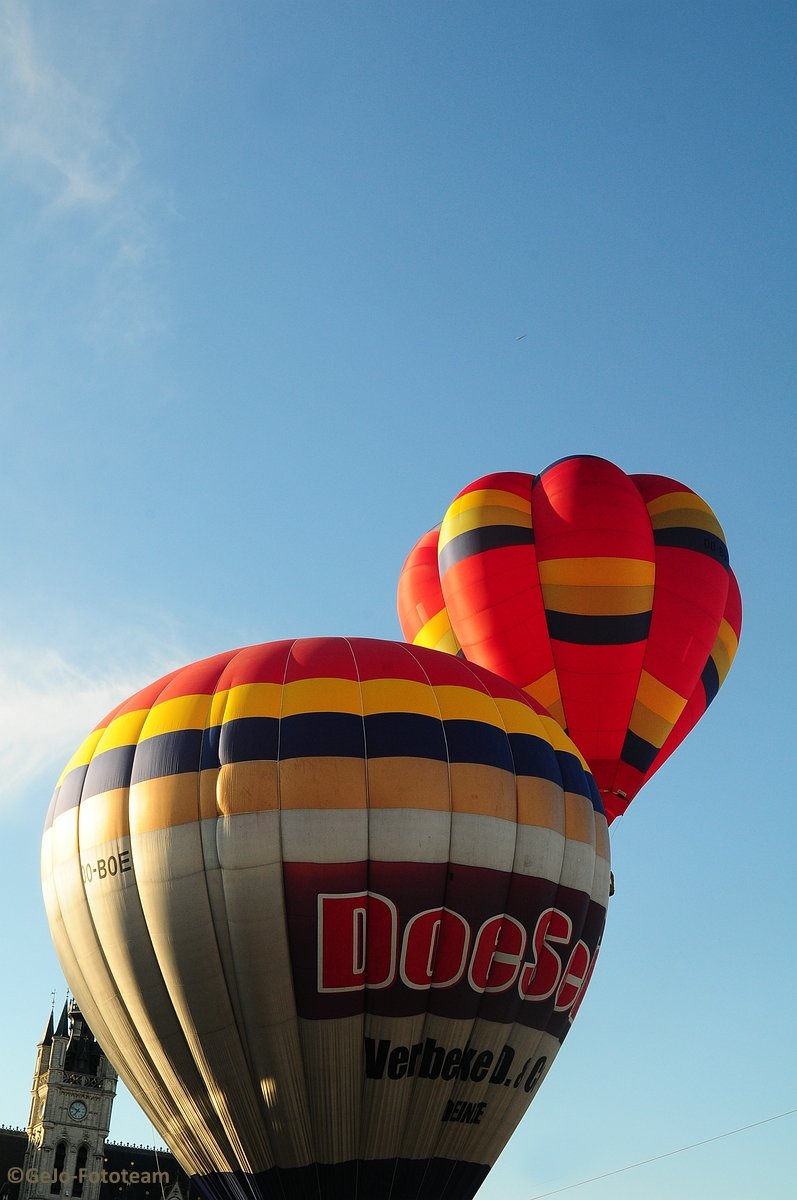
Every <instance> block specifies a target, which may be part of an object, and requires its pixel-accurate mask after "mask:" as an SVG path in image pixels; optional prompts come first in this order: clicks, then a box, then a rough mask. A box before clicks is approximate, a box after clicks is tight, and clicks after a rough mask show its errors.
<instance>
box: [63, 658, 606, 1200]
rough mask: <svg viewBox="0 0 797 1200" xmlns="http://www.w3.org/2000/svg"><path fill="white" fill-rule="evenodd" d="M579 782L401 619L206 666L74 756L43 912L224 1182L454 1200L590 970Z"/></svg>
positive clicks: (497, 690)
mask: <svg viewBox="0 0 797 1200" xmlns="http://www.w3.org/2000/svg"><path fill="white" fill-rule="evenodd" d="M608 854H609V851H608V834H607V829H606V820H605V817H604V813H603V809H602V806H601V802H600V797H599V795H598V792H597V789H596V787H595V784H594V782H593V780H592V778H591V776H590V775H589V773H588V772H587V771H586V769H585V767H584V763H583V760H582V758H581V756H580V755H579V753H578V751H577V750H576V748H575V747H574V746H573V744H572V743H571V742H570V741H569V739H568V738H567V737H566V736H565V734H564V733H563V732H562V731H561V730H560V729H559V727H558V725H557V724H556V723H555V722H554V721H553V719H552V718H551V717H549V716H547V715H545V714H541V713H540V712H539V711H538V707H537V706H536V705H535V704H534V702H533V701H532V700H530V699H529V698H528V697H527V696H525V695H524V694H523V693H521V692H519V691H517V690H516V689H515V688H514V687H513V686H512V685H511V684H509V683H507V682H506V681H505V680H503V679H501V678H499V677H497V676H494V675H492V674H490V673H489V672H488V671H485V670H483V669H481V668H479V667H475V666H472V665H471V664H469V663H466V662H464V661H462V660H460V659H457V658H454V657H451V656H449V655H446V654H441V653H437V652H434V651H431V650H425V649H418V648H413V647H410V646H407V645H403V644H400V643H394V642H376V641H369V640H358V639H352V640H348V639H343V638H336V639H316V640H313V639H307V640H301V641H296V642H288V641H286V642H277V643H273V644H267V645H262V646H254V647H251V648H249V649H244V650H239V651H235V652H230V653H226V654H221V655H218V656H216V657H214V658H210V659H206V660H205V661H202V662H198V663H195V664H193V665H192V666H189V667H186V668H184V669H183V670H179V671H176V672H174V673H173V674H171V675H168V676H166V677H165V678H164V679H161V680H159V681H158V682H157V683H155V684H153V685H152V686H151V687H149V688H145V689H144V690H143V691H142V692H139V693H138V694H137V695H135V696H133V697H132V698H131V699H130V700H128V701H126V702H125V703H124V704H122V705H121V706H120V707H119V708H117V709H116V710H115V711H114V712H112V713H111V714H110V716H109V717H107V718H106V719H105V720H104V721H102V722H101V723H100V724H99V725H98V726H97V728H96V729H95V730H94V731H93V732H92V733H91V734H90V736H89V737H88V738H87V739H86V740H85V742H84V743H83V745H82V746H81V747H80V748H79V750H78V751H77V753H76V754H75V755H74V757H73V758H72V760H71V761H70V762H69V764H68V765H67V767H66V769H65V770H64V772H63V774H62V776H61V778H60V780H59V783H58V786H57V788H56V790H55V795H54V797H53V801H52V805H51V808H50V812H49V815H48V818H47V825H46V830H45V833H44V840H43V846H42V877H43V885H44V892H45V900H46V906H47V912H48V917H49V921H50V927H51V930H52V933H53V938H54V941H55V945H56V948H57V951H58V954H59V956H60V958H61V962H62V964H63V967H64V971H65V973H66V977H67V980H68V982H69V985H70V987H71V988H72V990H73V992H74V994H75V997H76V999H77V1001H78V1003H79V1004H80V1007H81V1009H82V1011H83V1013H84V1014H85V1016H86V1018H87V1020H88V1022H89V1024H90V1025H91V1028H92V1029H93V1030H94V1032H95V1034H96V1036H97V1038H98V1040H99V1042H100V1044H101V1045H102V1047H103V1049H104V1051H105V1052H106V1054H107V1056H108V1057H109V1059H110V1060H111V1062H112V1063H113V1064H114V1066H115V1067H116V1069H117V1070H118V1072H119V1074H120V1075H121V1077H122V1078H123V1080H124V1081H125V1083H126V1084H127V1086H128V1087H129V1089H130V1090H131V1091H132V1093H133V1095H134V1096H135V1098H136V1099H137V1100H138V1102H139V1103H140V1105H141V1107H142V1108H143V1109H144V1110H145V1112H146V1113H148V1114H149V1116H150V1117H151V1119H152V1121H153V1123H154V1125H155V1126H156V1128H157V1129H158V1130H159V1131H160V1133H161V1134H162V1136H163V1137H164V1138H165V1140H166V1141H167V1143H168V1144H169V1146H170V1147H171V1148H172V1150H173V1151H174V1153H175V1154H176V1156H177V1158H178V1159H179V1161H180V1162H181V1164H182V1166H183V1167H184V1168H185V1169H186V1170H187V1171H188V1172H189V1173H190V1174H191V1175H192V1176H193V1177H194V1179H195V1181H196V1183H197V1185H198V1187H199V1189H200V1190H201V1191H203V1192H204V1193H205V1194H206V1195H207V1196H208V1197H210V1198H212V1200H222V1198H224V1200H238V1198H242V1197H243V1196H244V1195H246V1196H248V1197H252V1196H255V1197H276V1196H279V1197H283V1198H284V1200H298V1198H301V1200H311V1198H312V1200H331V1198H333V1197H335V1198H338V1200H358V1198H359V1200H374V1198H375V1197H380V1198H384V1200H467V1198H470V1197H472V1196H473V1195H474V1193H475V1192H476V1191H477V1189H478V1187H479V1185H480V1184H481V1182H482V1180H483V1179H484V1177H485V1175H486V1174H487V1172H488V1170H489V1168H490V1166H491V1164H492V1163H493V1162H494V1161H495V1159H496V1157H497V1156H498V1154H499V1153H500V1151H501V1149H502V1147H503V1145H504V1144H505V1142H506V1141H507V1139H508V1138H509V1136H510V1134H511V1132H512V1130H513V1129H514V1128H515V1126H516V1125H517V1123H518V1121H519V1120H520V1118H521V1117H522V1115H523V1113H524V1112H525V1111H526V1109H527V1107H528V1105H529V1103H530V1102H531V1100H532V1098H533V1097H534V1095H535V1093H536V1092H537V1089H538V1088H539V1086H540V1083H541V1081H542V1079H543V1078H544V1077H545V1075H546V1073H547V1071H548V1069H549V1068H550V1065H551V1063H552V1061H553V1059H554V1057H555V1055H556V1053H557V1051H558V1049H559V1046H560V1045H561V1042H562V1040H563V1038H564V1037H565V1035H566V1034H567V1032H568V1029H569V1028H570V1025H571V1022H572V1020H573V1017H574V1015H575V1012H576V1009H577V1008H578V1006H579V1004H580V1002H581V998H582V996H583V993H584V991H585V989H586V987H587V984H588V982H589V979H590V976H591V972H592V968H593V965H594V962H595V957H596V954H597V950H598V944H599V940H600V937H601V932H602V929H603V924H604V919H605V913H606V905H607V895H608V886H609V861H608Z"/></svg>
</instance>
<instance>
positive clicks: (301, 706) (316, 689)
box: [281, 678, 362, 717]
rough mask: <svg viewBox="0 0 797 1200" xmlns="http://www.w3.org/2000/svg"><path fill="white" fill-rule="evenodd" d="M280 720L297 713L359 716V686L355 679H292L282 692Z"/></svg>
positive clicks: (360, 708) (360, 703)
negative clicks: (333, 713) (331, 713)
mask: <svg viewBox="0 0 797 1200" xmlns="http://www.w3.org/2000/svg"><path fill="white" fill-rule="evenodd" d="M282 692H283V698H282V712H281V716H283V717H292V716H297V715H298V714H300V713H319V712H337V713H353V714H355V715H360V714H361V713H362V699H361V695H360V684H359V682H358V681H357V680H356V679H335V678H329V679H295V680H293V682H291V683H286V684H285V685H284V687H283V689H282Z"/></svg>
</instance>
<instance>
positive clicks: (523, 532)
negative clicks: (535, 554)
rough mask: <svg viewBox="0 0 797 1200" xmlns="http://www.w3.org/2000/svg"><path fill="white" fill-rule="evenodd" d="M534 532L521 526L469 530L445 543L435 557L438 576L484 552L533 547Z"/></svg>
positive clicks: (493, 526) (496, 526) (483, 526)
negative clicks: (464, 560)
mask: <svg viewBox="0 0 797 1200" xmlns="http://www.w3.org/2000/svg"><path fill="white" fill-rule="evenodd" d="M533 545H534V530H533V529H528V528H526V527H525V526H523V525H482V526H481V527H480V528H479V529H469V530H468V531H467V532H466V533H460V534H458V535H457V536H456V537H453V538H452V539H451V541H450V542H446V544H445V546H443V549H442V550H441V551H440V552H439V554H438V556H437V565H438V568H439V570H440V574H441V576H442V575H445V573H446V571H447V570H448V569H449V567H453V566H454V564H455V563H458V562H462V560H463V559H464V558H472V557H473V555H474V554H482V553H483V552H484V551H485V550H501V549H503V548H504V547H505V546H533Z"/></svg>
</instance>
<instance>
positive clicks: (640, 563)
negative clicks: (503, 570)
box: [537, 556, 656, 587]
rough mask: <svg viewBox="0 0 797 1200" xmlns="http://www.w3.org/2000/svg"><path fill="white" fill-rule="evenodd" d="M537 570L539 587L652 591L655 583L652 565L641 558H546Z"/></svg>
mask: <svg viewBox="0 0 797 1200" xmlns="http://www.w3.org/2000/svg"><path fill="white" fill-rule="evenodd" d="M537 566H538V569H539V573H540V582H541V583H542V585H543V587H544V586H545V585H546V584H559V585H567V586H570V587H652V586H653V584H654V582H655V579H656V564H655V563H654V562H651V561H649V560H647V559H644V558H612V557H605V558H601V557H597V556H596V557H594V558H548V559H544V560H542V561H540V562H538V564H537Z"/></svg>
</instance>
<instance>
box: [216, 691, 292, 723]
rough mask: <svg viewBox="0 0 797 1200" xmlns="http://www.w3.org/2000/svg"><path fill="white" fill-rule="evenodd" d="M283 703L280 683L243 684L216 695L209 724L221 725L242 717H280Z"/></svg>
mask: <svg viewBox="0 0 797 1200" xmlns="http://www.w3.org/2000/svg"><path fill="white" fill-rule="evenodd" d="M281 702H282V686H281V684H279V683H241V684H238V685H237V686H236V687H231V688H226V689H224V690H223V691H220V692H216V693H215V694H214V696H213V700H212V702H211V706H210V722H209V724H210V725H212V726H215V725H221V724H222V723H223V722H224V721H237V720H239V719H240V718H241V717H278V716H279V715H280V704H281Z"/></svg>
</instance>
